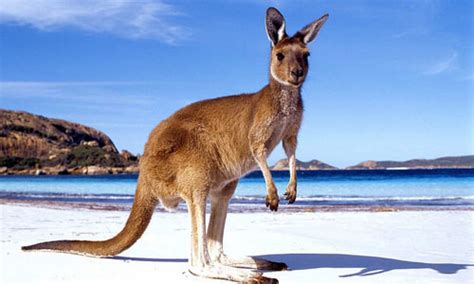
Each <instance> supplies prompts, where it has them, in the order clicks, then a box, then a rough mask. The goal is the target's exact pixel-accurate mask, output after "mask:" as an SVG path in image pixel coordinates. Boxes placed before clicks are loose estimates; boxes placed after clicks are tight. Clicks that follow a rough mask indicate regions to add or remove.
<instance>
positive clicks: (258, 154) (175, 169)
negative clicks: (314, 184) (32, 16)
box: [22, 8, 328, 283]
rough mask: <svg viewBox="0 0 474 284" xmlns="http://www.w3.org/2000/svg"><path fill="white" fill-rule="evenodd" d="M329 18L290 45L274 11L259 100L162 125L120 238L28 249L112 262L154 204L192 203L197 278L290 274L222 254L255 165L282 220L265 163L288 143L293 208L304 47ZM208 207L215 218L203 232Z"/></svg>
mask: <svg viewBox="0 0 474 284" xmlns="http://www.w3.org/2000/svg"><path fill="white" fill-rule="evenodd" d="M327 18H328V15H327V14H326V15H324V16H322V17H321V18H320V19H318V20H316V21H314V22H312V23H310V24H309V25H307V26H305V27H304V28H302V29H301V30H300V31H298V32H297V33H296V34H295V35H293V36H292V37H289V36H288V35H287V33H286V31H285V20H284V18H283V15H282V14H281V13H280V12H279V11H278V10H277V9H275V8H269V9H268V10H267V12H266V32H267V35H268V38H269V40H270V42H271V57H270V72H269V73H270V76H269V77H270V82H269V84H268V85H266V86H265V87H264V88H263V89H261V90H260V91H259V92H257V93H252V94H241V95H235V96H227V97H221V98H216V99H210V100H205V101H200V102H196V103H193V104H191V105H189V106H186V107H184V108H183V109H181V110H178V111H177V112H176V113H174V114H173V115H172V116H171V117H169V118H167V119H165V120H163V121H162V122H161V123H160V124H158V126H156V128H154V129H153V131H152V132H151V134H150V136H149V139H148V142H147V143H146V145H145V150H144V153H143V156H142V157H141V159H140V174H139V177H138V183H137V189H136V193H135V199H134V203H133V206H132V209H131V212H130V216H129V217H128V220H127V222H126V224H125V227H124V228H123V229H122V231H121V232H119V233H118V234H117V235H116V236H115V237H113V238H111V239H108V240H104V241H80V240H61V241H51V242H43V243H38V244H35V245H31V246H25V247H22V249H23V250H25V251H30V250H50V251H58V252H65V253H76V254H83V255H91V256H113V255H116V254H119V253H120V252H122V251H124V250H126V249H127V248H129V247H130V246H132V245H133V244H134V243H135V242H136V241H137V240H138V239H139V238H140V237H141V235H142V234H143V232H144V231H145V229H146V227H147V225H148V224H149V222H150V220H151V217H152V214H153V212H154V208H155V206H156V205H157V204H159V203H161V204H162V205H163V206H164V207H165V208H167V209H173V208H176V207H177V206H178V204H179V203H180V202H182V201H185V202H186V204H187V208H188V212H189V216H190V220H191V255H190V258H189V264H188V266H189V272H190V273H191V274H193V275H197V276H202V277H208V278H216V279H225V280H231V281H238V282H245V283H278V280H277V279H274V278H269V277H265V276H263V274H262V273H261V272H259V271H258V270H285V269H287V265H286V264H284V263H278V262H271V261H268V260H264V259H258V258H254V257H245V258H240V259H238V258H232V257H229V256H227V255H226V254H225V253H224V250H223V237H224V226H225V221H226V216H227V208H228V205H229V200H230V199H231V197H232V195H233V194H234V191H235V189H236V186H237V183H238V181H239V178H240V177H242V176H243V175H245V174H246V173H248V172H250V171H253V170H255V169H256V167H257V166H258V167H260V169H261V171H262V173H263V176H264V179H265V184H266V191H267V196H266V206H267V207H269V209H270V210H271V211H277V209H278V203H279V197H278V193H277V189H276V187H275V184H274V182H273V180H272V175H271V172H270V169H269V167H268V164H267V161H266V159H267V156H268V155H269V154H270V153H271V151H272V150H273V149H274V148H275V147H276V146H277V144H279V143H280V142H281V141H283V148H284V150H285V152H286V155H287V157H288V159H289V167H290V180H289V183H288V186H287V188H286V193H285V198H286V200H288V202H289V203H293V202H295V200H296V158H295V150H296V143H297V135H298V131H299V129H300V125H301V120H302V115H303V101H302V98H301V86H302V84H303V83H304V81H305V78H306V75H307V73H308V56H309V51H308V48H307V44H308V43H309V42H311V41H313V40H314V39H315V37H316V35H317V34H318V32H319V30H320V29H321V27H322V26H323V24H324V23H325V22H326V20H327ZM208 199H209V200H210V203H211V214H210V219H209V225H208V228H207V231H206V201H207V200H208ZM244 268H248V269H244ZM252 269H253V270H252ZM256 270H257V271H256Z"/></svg>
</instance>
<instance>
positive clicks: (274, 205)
mask: <svg viewBox="0 0 474 284" xmlns="http://www.w3.org/2000/svg"><path fill="white" fill-rule="evenodd" d="M265 201H266V202H265V203H266V205H267V207H269V208H270V210H271V211H277V210H278V203H279V202H280V200H279V198H278V194H276V193H274V194H268V195H267V198H266V200H265Z"/></svg>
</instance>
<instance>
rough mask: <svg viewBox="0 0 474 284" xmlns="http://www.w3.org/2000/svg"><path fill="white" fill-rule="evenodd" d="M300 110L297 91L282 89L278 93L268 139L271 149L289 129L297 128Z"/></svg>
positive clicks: (300, 114)
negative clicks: (271, 129) (270, 133)
mask: <svg viewBox="0 0 474 284" xmlns="http://www.w3.org/2000/svg"><path fill="white" fill-rule="evenodd" d="M302 111H303V110H302V103H301V97H300V95H299V93H298V92H291V91H282V92H281V93H280V96H279V101H278V104H277V108H276V112H275V116H274V122H273V133H272V135H271V138H270V141H268V148H269V149H270V150H273V149H274V147H276V145H278V143H280V142H281V140H282V139H283V138H285V136H287V135H288V134H289V133H288V132H289V131H291V129H293V128H294V129H298V128H299V124H300V123H301V117H302Z"/></svg>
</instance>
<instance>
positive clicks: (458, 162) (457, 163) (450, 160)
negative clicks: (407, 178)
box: [347, 155, 474, 170]
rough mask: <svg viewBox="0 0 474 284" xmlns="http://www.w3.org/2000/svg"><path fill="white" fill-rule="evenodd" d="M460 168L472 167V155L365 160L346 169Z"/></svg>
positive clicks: (473, 166) (473, 159) (473, 160)
mask: <svg viewBox="0 0 474 284" xmlns="http://www.w3.org/2000/svg"><path fill="white" fill-rule="evenodd" d="M449 168H453V169H462V168H469V169H470V168H474V155H473V156H457V157H442V158H438V159H433V160H427V159H414V160H408V161H403V162H397V161H365V162H362V163H360V164H357V165H355V166H351V167H348V168H347V169H348V170H385V169H449Z"/></svg>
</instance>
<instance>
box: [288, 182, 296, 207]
mask: <svg viewBox="0 0 474 284" xmlns="http://www.w3.org/2000/svg"><path fill="white" fill-rule="evenodd" d="M285 199H286V200H288V204H292V203H294V202H295V200H296V184H295V183H290V184H289V185H288V187H287V188H286V192H285Z"/></svg>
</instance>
